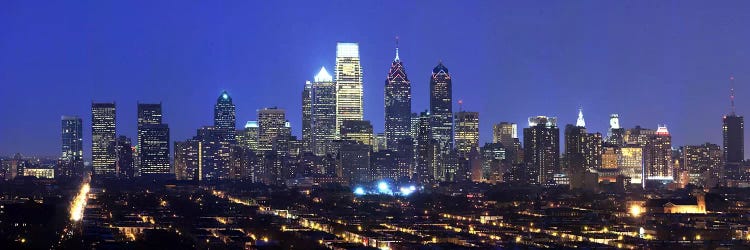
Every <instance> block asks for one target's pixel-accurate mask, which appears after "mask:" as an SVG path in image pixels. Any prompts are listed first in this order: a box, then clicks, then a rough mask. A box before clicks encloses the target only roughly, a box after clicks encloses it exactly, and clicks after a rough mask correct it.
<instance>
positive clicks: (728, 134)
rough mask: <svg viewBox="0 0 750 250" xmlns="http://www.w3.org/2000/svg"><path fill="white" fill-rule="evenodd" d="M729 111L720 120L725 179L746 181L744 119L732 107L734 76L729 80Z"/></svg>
mask: <svg viewBox="0 0 750 250" xmlns="http://www.w3.org/2000/svg"><path fill="white" fill-rule="evenodd" d="M729 80H730V85H731V86H730V89H729V101H730V111H729V114H728V115H725V116H724V118H723V119H722V123H723V126H722V139H723V145H724V148H723V151H724V152H723V153H724V161H725V162H726V168H725V169H726V178H727V179H730V180H741V179H747V177H748V176H747V174H745V171H743V168H744V167H743V161H744V160H745V118H744V117H742V116H738V115H737V114H736V113H735V106H734V76H731V77H730V78H729Z"/></svg>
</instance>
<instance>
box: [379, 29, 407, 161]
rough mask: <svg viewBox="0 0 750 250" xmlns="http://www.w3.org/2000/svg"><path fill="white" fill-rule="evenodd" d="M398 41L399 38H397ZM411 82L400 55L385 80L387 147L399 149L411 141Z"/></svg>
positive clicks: (392, 64)
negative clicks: (401, 144)
mask: <svg viewBox="0 0 750 250" xmlns="http://www.w3.org/2000/svg"><path fill="white" fill-rule="evenodd" d="M397 43H398V40H397ZM410 133H411V82H410V81H409V78H408V77H407V76H406V69H405V68H404V64H403V63H402V62H401V59H400V58H399V56H398V44H397V45H396V57H395V58H394V59H393V62H392V63H391V68H390V70H389V71H388V78H387V79H386V80H385V137H386V147H387V148H388V149H389V150H393V151H398V150H399V145H398V144H399V143H411V142H410V141H408V140H407V138H408V137H411V134H410Z"/></svg>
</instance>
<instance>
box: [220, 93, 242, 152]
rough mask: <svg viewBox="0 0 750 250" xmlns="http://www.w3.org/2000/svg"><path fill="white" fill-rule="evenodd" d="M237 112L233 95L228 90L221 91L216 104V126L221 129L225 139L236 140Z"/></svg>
mask: <svg viewBox="0 0 750 250" xmlns="http://www.w3.org/2000/svg"><path fill="white" fill-rule="evenodd" d="M236 126H237V125H236V114H235V107H234V103H232V97H231V96H229V94H228V93H227V92H226V91H223V92H221V95H219V98H217V99H216V105H214V127H215V128H216V129H218V130H219V131H221V133H222V136H223V137H224V140H227V141H229V142H234V141H235V130H236V128H235V127H236Z"/></svg>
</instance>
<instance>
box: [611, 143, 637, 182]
mask: <svg viewBox="0 0 750 250" xmlns="http://www.w3.org/2000/svg"><path fill="white" fill-rule="evenodd" d="M617 167H618V168H619V169H620V173H621V174H622V175H624V176H626V177H629V178H630V183H632V184H643V148H641V147H640V146H637V145H630V146H624V147H622V148H620V152H619V155H618V156H617Z"/></svg>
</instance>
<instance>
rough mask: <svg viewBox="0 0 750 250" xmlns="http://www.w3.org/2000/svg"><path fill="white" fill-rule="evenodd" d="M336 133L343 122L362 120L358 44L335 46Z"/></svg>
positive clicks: (360, 67)
mask: <svg viewBox="0 0 750 250" xmlns="http://www.w3.org/2000/svg"><path fill="white" fill-rule="evenodd" d="M335 74H336V133H337V135H339V132H340V128H341V124H342V123H343V121H345V120H362V118H363V117H364V115H363V114H364V111H363V110H364V109H363V105H364V103H363V101H362V85H363V83H362V66H361V65H360V62H359V44H357V43H342V42H340V43H338V44H336V73H335Z"/></svg>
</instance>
